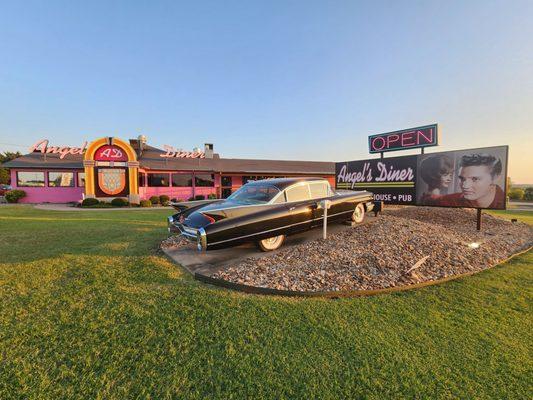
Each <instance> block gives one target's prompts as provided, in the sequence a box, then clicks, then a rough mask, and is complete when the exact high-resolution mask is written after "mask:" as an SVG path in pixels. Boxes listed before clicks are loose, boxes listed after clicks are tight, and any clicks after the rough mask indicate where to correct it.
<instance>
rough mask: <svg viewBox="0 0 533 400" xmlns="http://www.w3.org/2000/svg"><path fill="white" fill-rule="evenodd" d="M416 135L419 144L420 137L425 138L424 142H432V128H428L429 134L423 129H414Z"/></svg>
mask: <svg viewBox="0 0 533 400" xmlns="http://www.w3.org/2000/svg"><path fill="white" fill-rule="evenodd" d="M416 137H417V140H418V144H420V137H423V138H424V139H426V143H433V128H430V129H429V135H428V136H426V135H425V134H424V132H423V131H416Z"/></svg>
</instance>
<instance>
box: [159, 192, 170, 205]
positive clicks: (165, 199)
mask: <svg viewBox="0 0 533 400" xmlns="http://www.w3.org/2000/svg"><path fill="white" fill-rule="evenodd" d="M159 202H160V203H161V204H162V205H164V206H168V203H169V202H170V197H168V196H167V195H166V194H162V195H161V196H159Z"/></svg>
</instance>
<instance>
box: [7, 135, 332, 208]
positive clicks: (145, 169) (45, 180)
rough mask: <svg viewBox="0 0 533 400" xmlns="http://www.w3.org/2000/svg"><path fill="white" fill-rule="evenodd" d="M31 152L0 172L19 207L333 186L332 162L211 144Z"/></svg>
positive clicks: (101, 144) (109, 142)
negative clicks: (272, 181) (241, 153)
mask: <svg viewBox="0 0 533 400" xmlns="http://www.w3.org/2000/svg"><path fill="white" fill-rule="evenodd" d="M30 150H31V151H30V153H29V154H26V155H23V156H21V157H19V158H16V159H14V160H12V161H9V162H7V163H5V164H3V165H2V167H6V168H9V169H10V170H11V186H12V188H13V189H20V190H24V192H26V197H24V198H23V199H21V200H20V202H24V203H70V202H79V201H81V200H83V199H84V198H90V197H92V198H98V199H99V200H105V201H111V200H112V199H113V198H115V197H124V198H127V199H128V200H129V201H130V202H131V203H138V202H139V201H140V200H142V199H149V198H150V197H151V196H155V195H158V196H159V195H163V194H165V195H168V196H169V197H170V198H171V199H176V200H189V199H192V198H195V197H196V198H199V197H201V196H204V197H206V198H207V196H209V195H211V196H216V197H217V198H225V197H228V196H229V195H230V194H231V193H232V192H233V191H235V190H236V189H238V188H239V187H241V186H242V185H243V184H245V183H246V182H247V181H249V180H257V179H267V178H273V177H286V176H315V177H324V178H327V179H328V180H329V181H330V183H331V184H332V185H333V184H334V176H335V163H333V162H318V161H284V160H254V159H239V158H222V157H220V156H219V155H218V154H217V153H214V152H213V145H212V144H205V147H204V149H203V150H199V149H196V150H194V151H182V150H176V149H174V148H172V147H170V146H164V149H159V148H156V147H152V146H150V145H148V144H147V143H146V138H145V137H144V136H139V138H138V139H130V140H128V141H125V140H122V139H120V138H116V137H104V138H100V139H96V140H94V141H92V142H91V143H87V142H86V143H84V144H83V145H82V146H81V147H59V146H49V145H48V140H42V141H39V142H37V143H36V144H35V145H34V146H33V147H32V148H31V149H30Z"/></svg>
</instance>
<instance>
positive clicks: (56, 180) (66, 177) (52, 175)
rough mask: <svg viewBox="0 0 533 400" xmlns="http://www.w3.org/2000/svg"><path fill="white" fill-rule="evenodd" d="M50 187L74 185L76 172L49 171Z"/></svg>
mask: <svg viewBox="0 0 533 400" xmlns="http://www.w3.org/2000/svg"><path fill="white" fill-rule="evenodd" d="M48 186H49V187H74V172H49V173H48Z"/></svg>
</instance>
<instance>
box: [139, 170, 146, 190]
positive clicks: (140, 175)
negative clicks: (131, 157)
mask: <svg viewBox="0 0 533 400" xmlns="http://www.w3.org/2000/svg"><path fill="white" fill-rule="evenodd" d="M145 181H146V179H144V174H143V173H140V172H139V187H144V184H145Z"/></svg>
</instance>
